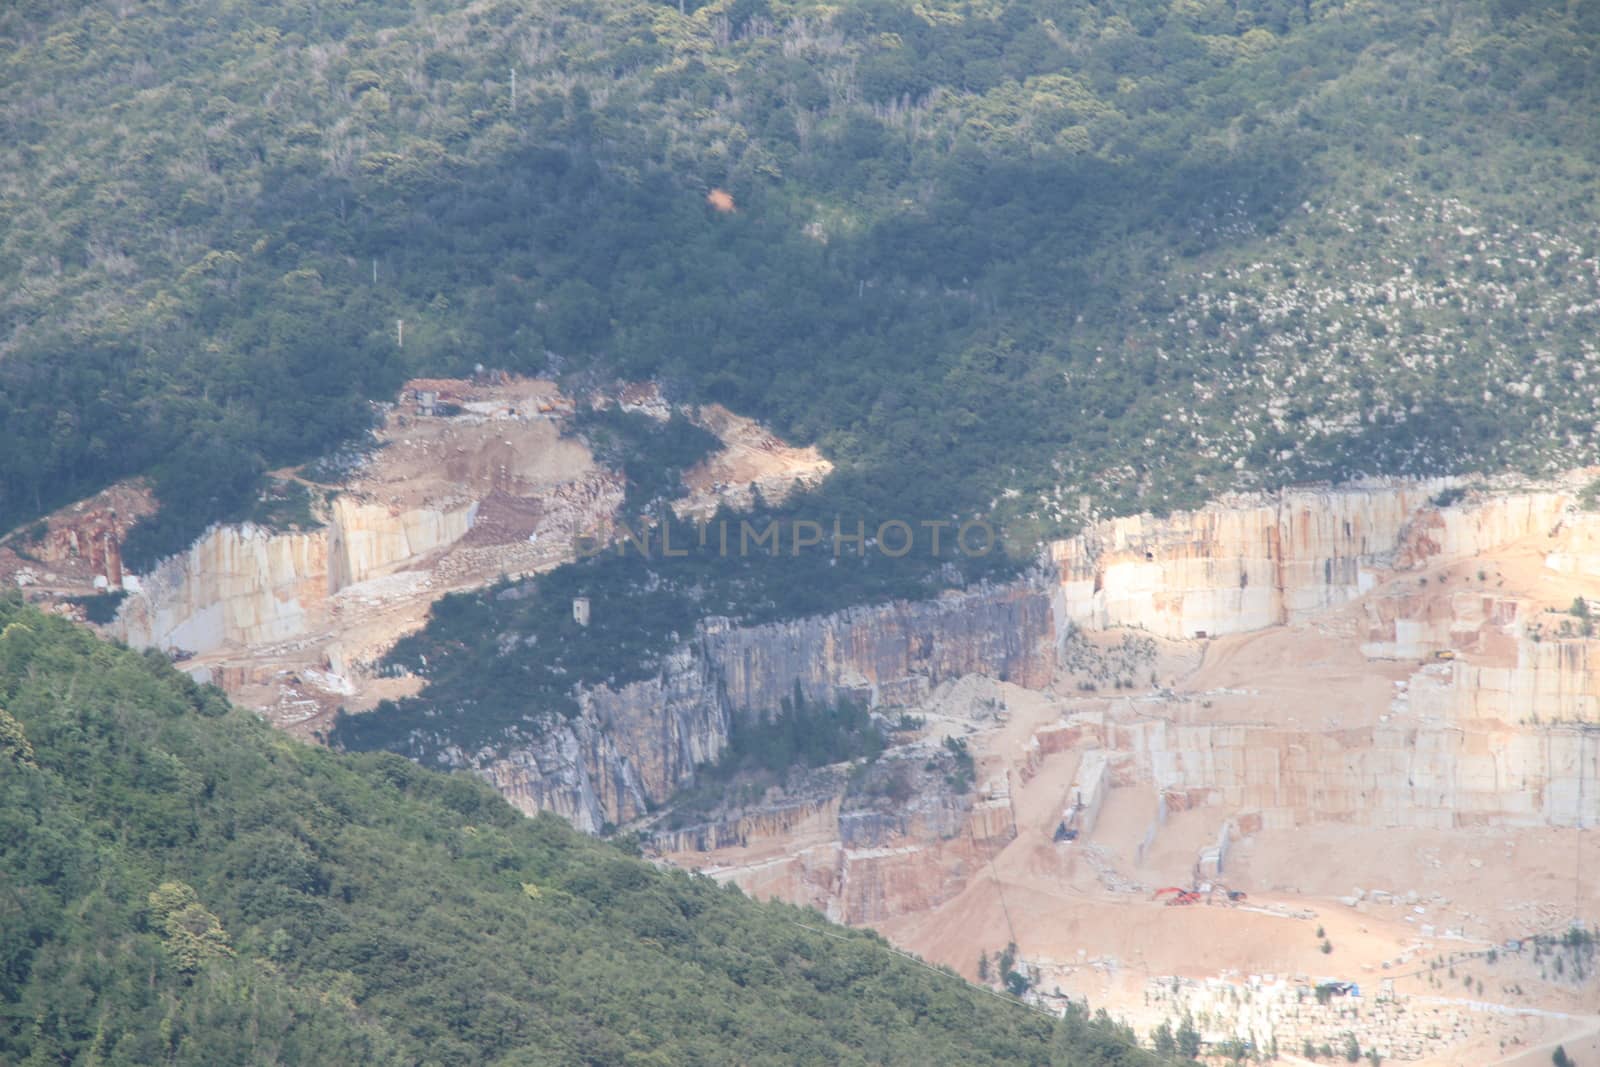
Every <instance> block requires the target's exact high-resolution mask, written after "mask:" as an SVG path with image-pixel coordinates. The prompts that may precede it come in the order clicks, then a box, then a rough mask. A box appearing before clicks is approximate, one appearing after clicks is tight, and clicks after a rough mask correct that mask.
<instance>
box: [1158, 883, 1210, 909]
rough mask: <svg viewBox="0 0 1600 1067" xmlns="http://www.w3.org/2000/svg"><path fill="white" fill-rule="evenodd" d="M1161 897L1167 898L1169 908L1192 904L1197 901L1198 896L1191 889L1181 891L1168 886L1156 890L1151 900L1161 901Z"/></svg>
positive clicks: (1173, 886)
mask: <svg viewBox="0 0 1600 1067" xmlns="http://www.w3.org/2000/svg"><path fill="white" fill-rule="evenodd" d="M1163 897H1166V898H1168V899H1167V907H1169V908H1171V907H1181V906H1183V905H1186V904H1194V903H1196V902H1198V901H1199V899H1200V894H1199V893H1196V892H1194V891H1193V890H1191V889H1181V888H1179V887H1178V886H1175V885H1169V886H1165V887H1164V888H1161V889H1157V890H1156V895H1155V897H1154V898H1152V899H1155V900H1161V899H1162V898H1163Z"/></svg>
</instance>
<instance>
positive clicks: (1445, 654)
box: [1433, 648, 1456, 663]
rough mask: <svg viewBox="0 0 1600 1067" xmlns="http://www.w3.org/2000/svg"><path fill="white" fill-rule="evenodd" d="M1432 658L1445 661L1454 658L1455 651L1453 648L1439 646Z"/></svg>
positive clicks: (1436, 660)
mask: <svg viewBox="0 0 1600 1067" xmlns="http://www.w3.org/2000/svg"><path fill="white" fill-rule="evenodd" d="M1433 658H1434V661H1435V662H1437V663H1445V662H1447V661H1449V660H1453V659H1455V658H1456V651H1455V649H1453V648H1441V649H1438V650H1437V651H1435V652H1434V654H1433Z"/></svg>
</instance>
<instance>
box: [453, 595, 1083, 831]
mask: <svg viewBox="0 0 1600 1067" xmlns="http://www.w3.org/2000/svg"><path fill="white" fill-rule="evenodd" d="M1049 597H1050V594H1049V591H1048V587H1047V583H1046V582H1044V581H1042V580H1036V579H1035V580H1027V581H1022V582H1016V583H1010V584H1005V585H992V586H984V587H981V588H978V589H974V590H971V591H968V592H962V593H956V594H950V595H947V596H944V597H940V598H938V599H936V600H929V601H918V602H910V603H907V602H897V603H892V604H885V605H880V606H876V607H867V608H853V609H850V610H848V611H842V612H837V613H834V614H831V615H822V616H814V617H811V618H807V619H801V620H797V621H793V622H780V623H771V624H768V625H763V626H753V627H735V626H731V625H729V624H728V623H727V622H726V621H725V620H720V619H712V620H707V621H706V622H705V623H703V624H702V625H701V626H700V627H699V631H698V632H697V634H696V635H695V637H694V638H693V639H692V640H690V641H689V642H687V643H685V644H684V645H683V646H681V647H680V648H678V649H677V650H676V651H674V652H673V653H672V654H671V655H670V656H668V657H666V659H665V660H664V661H663V664H662V667H661V669H660V670H659V671H658V672H657V674H656V675H655V676H653V677H651V678H648V679H645V680H643V681H639V682H633V683H631V684H628V685H625V686H621V687H618V688H617V689H611V688H608V687H604V686H600V687H594V688H585V689H583V690H582V691H581V693H580V704H581V706H582V709H583V710H582V714H581V715H580V716H578V717H577V718H576V719H575V720H573V721H572V722H570V723H565V724H558V725H557V726H555V727H553V728H552V730H551V732H550V733H548V734H546V735H545V736H543V737H540V738H537V739H521V740H518V741H516V742H515V743H514V744H513V745H512V746H511V747H510V748H509V749H507V750H503V751H499V752H484V753H477V754H473V753H462V752H456V753H452V755H451V758H452V761H453V762H455V763H457V764H458V765H460V766H465V767H471V768H472V769H473V770H475V771H477V772H478V773H479V774H481V775H482V776H483V777H485V778H486V779H487V780H488V781H489V782H491V783H492V784H493V785H494V786H495V788H496V789H499V790H500V791H501V792H502V793H504V794H505V795H506V796H507V797H508V798H509V799H510V800H511V801H512V803H513V804H516V805H517V806H518V807H520V808H522V809H523V810H525V811H528V812H533V811H537V810H543V809H549V810H554V811H558V812H560V813H562V814H565V815H568V816H569V817H571V818H573V819H574V822H575V823H576V824H577V825H578V826H579V827H580V828H583V829H586V830H591V831H592V830H597V829H599V828H600V827H602V826H604V825H605V824H606V823H613V824H615V823H621V822H624V821H626V820H629V819H633V818H636V817H638V816H640V815H643V814H644V813H645V812H646V811H647V810H648V807H649V806H650V805H652V804H657V803H660V802H662V801H664V800H666V799H667V798H668V797H669V796H671V794H672V793H673V791H675V790H676V789H677V788H679V787H680V786H682V785H685V784H687V783H688V782H690V781H691V780H692V779H693V775H694V768H695V766H696V764H698V763H703V762H707V761H709V760H713V759H715V758H716V757H717V755H719V754H720V753H721V751H722V749H723V748H724V747H725V746H726V744H727V742H728V736H729V730H730V729H731V726H732V723H733V720H734V717H735V716H740V715H750V714H754V713H758V712H761V711H771V710H776V709H777V708H778V707H779V705H780V702H781V701H782V700H783V699H785V698H787V697H788V696H789V695H790V694H791V693H792V692H793V690H794V687H795V685H796V684H797V683H798V684H799V686H800V688H801V691H802V692H803V693H804V694H805V696H806V698H807V699H808V700H813V701H818V702H822V703H833V702H835V701H838V700H841V699H851V700H858V701H862V702H864V703H866V704H867V705H868V706H870V707H879V706H894V705H900V704H908V703H912V702H914V701H915V700H917V699H920V697H921V696H923V695H926V693H927V692H928V691H929V690H931V689H932V688H933V687H934V686H936V685H938V684H939V683H940V682H943V681H946V680H949V679H953V678H958V677H961V676H963V675H967V674H974V673H976V674H985V675H990V676H993V677H1009V678H1014V679H1017V680H1018V681H1019V683H1020V684H1025V685H1038V686H1042V685H1044V684H1046V683H1047V682H1048V680H1049V677H1050V672H1051V669H1052V662H1053V661H1052V649H1053V646H1054V641H1055V634H1054V630H1053V616H1052V613H1051V609H1050V599H1049Z"/></svg>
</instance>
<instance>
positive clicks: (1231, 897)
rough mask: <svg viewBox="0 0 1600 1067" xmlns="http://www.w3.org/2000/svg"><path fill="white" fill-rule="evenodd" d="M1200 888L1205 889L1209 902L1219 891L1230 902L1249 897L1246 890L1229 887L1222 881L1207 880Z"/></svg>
mask: <svg viewBox="0 0 1600 1067" xmlns="http://www.w3.org/2000/svg"><path fill="white" fill-rule="evenodd" d="M1200 888H1201V889H1203V890H1204V891H1205V894H1206V903H1207V904H1209V903H1211V901H1212V899H1213V898H1214V897H1215V896H1216V894H1218V893H1221V894H1222V895H1223V896H1225V897H1226V898H1227V900H1228V903H1229V904H1237V903H1239V902H1240V901H1242V900H1246V899H1248V894H1246V893H1245V891H1244V890H1242V889H1229V888H1228V887H1227V886H1225V885H1223V884H1222V883H1221V882H1207V883H1206V884H1205V885H1203V886H1201V887H1200Z"/></svg>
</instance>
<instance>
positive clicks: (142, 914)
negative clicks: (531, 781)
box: [0, 597, 1150, 1065]
mask: <svg viewBox="0 0 1600 1067" xmlns="http://www.w3.org/2000/svg"><path fill="white" fill-rule="evenodd" d="M0 708H3V709H4V710H3V711H0V1061H4V1062H7V1063H85V1064H87V1063H99V1064H139V1065H144V1064H156V1063H173V1064H218V1063H256V1062H261V1063H266V1062H288V1063H436V1064H448V1063H461V1064H466V1063H472V1064H479V1063H500V1064H546V1063H548V1064H557V1063H560V1064H575V1063H591V1064H606V1065H611V1064H680V1063H708V1064H709V1063H749V1064H757V1063H762V1064H789V1063H827V1064H835V1063H869V1062H872V1063H955V1062H983V1063H995V1062H1009V1063H1046V1062H1058V1063H1072V1064H1075V1065H1094V1064H1114V1063H1115V1064H1137V1063H1145V1062H1150V1058H1149V1057H1148V1056H1146V1055H1145V1054H1142V1053H1138V1052H1137V1051H1135V1050H1133V1049H1130V1048H1129V1047H1128V1046H1127V1045H1126V1043H1125V1040H1124V1039H1123V1038H1122V1036H1121V1035H1119V1034H1116V1033H1113V1032H1112V1031H1110V1030H1109V1029H1108V1028H1106V1027H1104V1026H1098V1025H1094V1024H1091V1023H1089V1022H1088V1021H1087V1020H1086V1019H1084V1018H1083V1017H1081V1016H1072V1017H1070V1018H1069V1019H1067V1020H1065V1021H1062V1022H1058V1023H1052V1022H1051V1021H1050V1020H1048V1019H1045V1018H1042V1017H1040V1016H1039V1015H1037V1014H1034V1013H1032V1012H1029V1011H1026V1010H1024V1009H1023V1008H1021V1007H1020V1006H1017V1005H1008V1004H1002V1003H998V1002H996V1001H994V1000H993V999H991V998H989V997H987V996H985V995H983V994H981V993H980V992H978V991H975V990H973V989H970V988H968V987H966V986H964V985H963V984H962V983H961V982H960V981H959V980H957V979H955V978H954V977H953V976H950V975H946V974H933V973H930V972H929V971H928V970H925V969H922V968H919V967H918V966H916V965H914V964H912V963H910V962H908V961H906V960H904V959H902V958H899V957H897V956H894V955H893V954H891V953H890V952H888V951H887V950H886V948H885V947H884V945H883V943H882V942H881V941H879V940H878V939H876V938H875V937H873V936H872V935H870V934H865V933H857V932H853V931H847V930H843V929H840V928H831V929H829V930H826V931H823V932H821V933H818V932H813V931H812V930H807V929H802V928H801V927H799V926H797V925H796V923H797V922H799V923H804V924H805V925H806V926H811V927H820V926H822V925H824V921H823V920H822V919H821V918H820V917H818V916H817V915H816V914H815V913H812V912H804V911H800V910H797V909H793V908H788V907H780V906H775V905H758V904H755V903H753V902H751V901H749V900H747V899H745V898H744V897H743V896H741V895H740V894H739V893H737V892H736V891H734V890H730V889H723V888H719V887H717V886H716V885H715V884H714V883H712V882H711V881H709V880H707V879H703V878H698V877H691V876H689V875H686V874H684V873H682V872H677V871H672V872H663V871H658V870H654V869H652V868H651V867H650V866H649V865H647V864H645V863H643V862H641V861H639V860H636V859H632V858H629V857H627V856H625V855H623V854H621V853H619V852H618V851H616V850H615V849H613V848H612V847H610V846H607V845H603V844H600V843H598V842H594V841H590V840H587V839H584V838H582V837H580V836H579V835H577V834H576V833H574V832H573V831H572V830H571V829H570V828H569V827H567V825H566V824H565V823H563V822H561V821H560V820H558V819H556V818H554V817H551V816H541V817H539V818H537V819H527V818H524V817H523V816H521V815H519V814H517V813H516V812H514V811H513V810H512V809H511V808H510V807H508V806H507V805H506V804H505V802H504V801H503V800H501V799H500V798H499V797H497V796H495V795H494V794H493V792H491V791H490V790H489V789H488V788H487V787H486V786H484V785H482V784H481V783H478V782H476V781H474V780H471V779H467V778H462V777H451V776H445V775H441V774H437V773H434V772H430V771H425V770H422V769H421V768H418V767H417V766H415V765H414V764H412V763H409V762H407V761H406V760H403V759H401V758H399V757H397V756H393V755H387V754H384V755H374V756H360V757H349V756H340V755H336V754H334V753H331V752H328V751H325V750H321V749H316V748H311V747H308V746H305V745H302V744H299V743H297V742H294V741H292V740H290V739H288V738H286V737H283V736H281V735H279V734H276V733H275V732H273V731H272V730H271V729H269V728H268V727H266V726H265V725H263V724H262V723H261V722H259V721H258V720H256V719H255V718H254V717H253V716H250V715H247V714H244V713H241V712H238V711H235V710H233V709H231V708H229V707H228V705H227V704H226V702H225V701H224V700H223V699H222V698H221V697H220V695H218V694H217V693H216V692H215V691H214V690H210V689H204V688H200V687H197V686H196V685H194V684H193V683H192V682H191V681H190V680H189V679H188V678H186V677H185V676H183V675H181V674H179V673H178V672H176V671H174V670H173V669H172V668H171V667H170V666H168V665H167V664H166V662H165V661H164V660H163V658H162V657H160V656H157V655H138V654H135V653H133V652H129V651H127V650H126V649H122V648H118V647H116V646H113V645H110V644H106V643H102V642H98V641H96V640H95V639H93V638H92V637H91V636H90V635H89V634H87V633H86V632H84V631H82V630H81V629H78V628H75V627H73V626H71V625H70V624H68V623H66V622H64V621H62V620H60V619H56V618H50V617H47V616H44V615H42V614H40V613H38V612H36V611H34V610H32V609H29V608H25V607H23V606H22V605H21V604H20V603H19V602H18V601H17V600H16V598H15V597H11V598H0Z"/></svg>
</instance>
